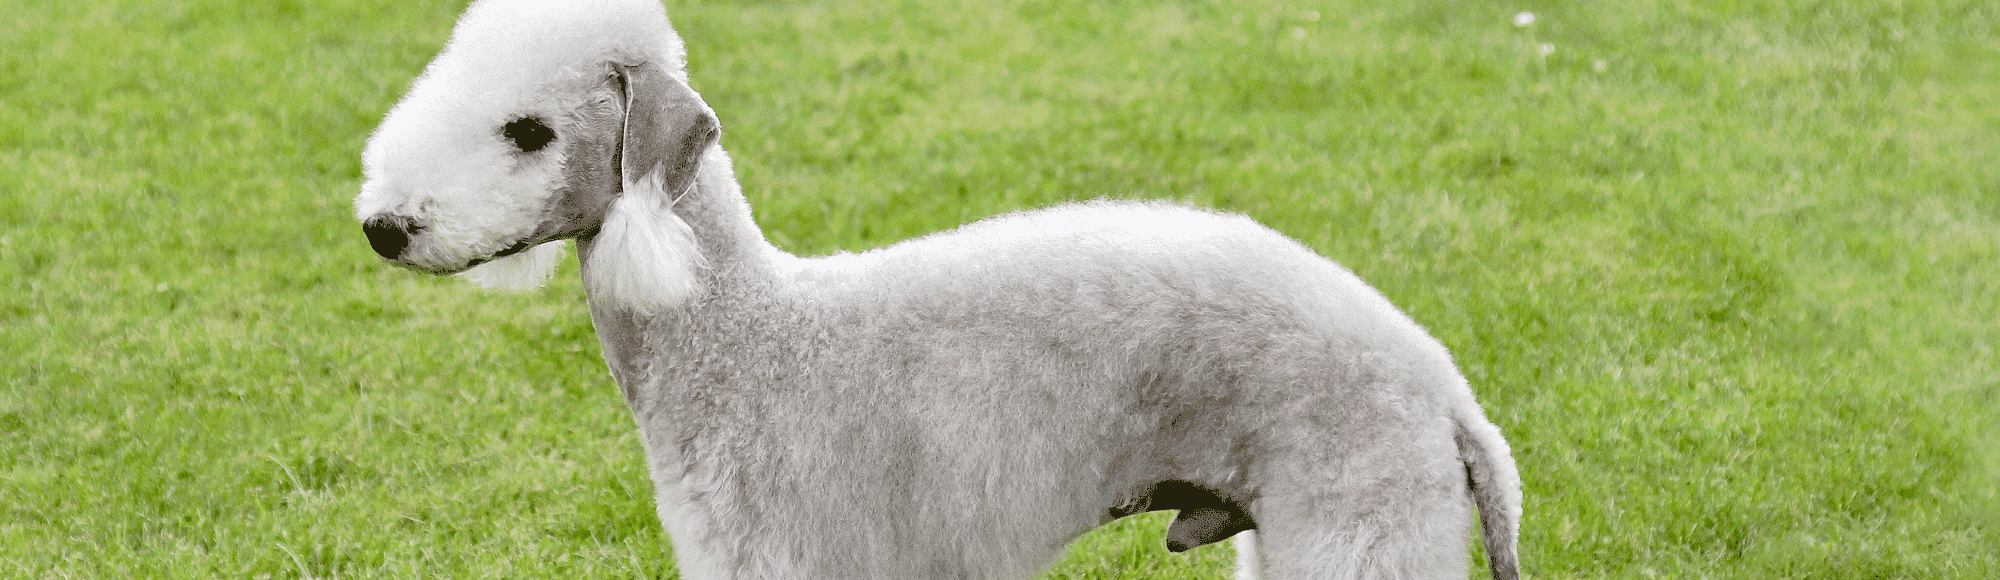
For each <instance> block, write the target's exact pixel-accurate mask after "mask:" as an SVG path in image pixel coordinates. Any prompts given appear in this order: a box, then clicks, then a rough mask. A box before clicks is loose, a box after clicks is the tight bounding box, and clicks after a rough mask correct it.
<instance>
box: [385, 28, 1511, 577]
mask: <svg viewBox="0 0 2000 580" xmlns="http://www.w3.org/2000/svg"><path fill="white" fill-rule="evenodd" d="M683 61H684V57H683V50H682V45H681V42H680V40H679V38H678V37H677V36H676V35H675V33H674V32H673V30H672V29H671V27H670V26H669V25H668V22H667V18H666V14H665V12H664V10H663V9H662V8H661V6H660V5H658V4H656V3H653V2H652V1H651V0H600V1H579V2H570V3H565V4H551V3H543V2H531V1H526V0H481V1H480V2H477V3H475V4H474V5H472V6H471V7H470V8H468V9H467V11H466V13H465V15H464V16H463V17H462V18H461V19H460V21H459V23H458V26H457V28H455V29H454V31H453V33H452V40H451V41H450V43H449V44H448V45H447V46H446V48H445V49H444V51H443V52H442V53H441V54H440V55H439V56H438V57H437V59H436V60H435V61H433V62H432V63H431V65H430V66H429V67H428V68H427V69H426V70H425V72H424V75H423V76H422V77H420V78H419V79H418V80H417V82H416V84H415V86H414V87H413V88H412V89H411V90H410V92H409V94H408V95H407V96H406V97H405V98H404V99H403V100H402V101H401V102H399V103H398V104H397V105H396V107H395V108H394V109H393V110H392V111H391V112H390V113H389V115H388V117H387V118H386V119H385V120H384V121H383V124H382V126H381V127H380V128H379V129H378V130H377V131H376V133H375V135H374V136H373V137H372V138H371V139H370V140H369V143H368V146H367V149H366V151H365V153H364V158H363V161H364V168H365V173H366V181H365V183H364V185H363V187H362V192H361V194H360V196H359V197H358V198H357V200H356V202H355V205H356V211H357V214H358V216H359V217H360V218H361V219H363V220H364V222H365V223H366V224H367V229H368V232H369V237H370V240H371V243H374V244H375V248H376V250H377V251H378V252H380V253H382V254H383V255H384V256H385V257H387V258H389V259H390V260H392V261H394V262H395V263H397V264H400V265H403V266H406V267H410V268H413V269H417V270H421V271H427V272H436V273H451V272H464V271H467V270H468V269H470V271H471V274H470V275H473V276H475V277H483V278H484V281H485V282H486V283H489V284H501V285H514V286H521V285H533V284H534V283H535V282H536V281H537V280H539V278H540V277H541V276H544V275H545V272H546V271H547V270H548V269H549V268H550V267H552V265H553V263H554V257H555V256H557V255H558V254H556V253H555V252H558V251H560V250H554V249H552V248H556V247H557V244H553V243H546V242H551V241H559V240H563V239H576V240H578V242H579V245H578V253H579V255H580V256H581V257H582V260H583V270H584V274H585V277H586V281H587V285H586V286H587V289H588V294H589V300H590V305H591V314H592V319H593V322H594V323H595V324H596V326H597V330H598V333H599V336H600V338H601V340H602V342H603V347H604V355H605V358H606V359H607V361H608V362H609V364H610V367H611V370H612V373H613V375H614V377H615V378H616V379H617V382H618V384H619V386H620V388H621V389H622V390H623V392H624V394H625V397H626V401H627V403H628V404H629V405H630V407H631V409H632V411H633V413H634V415H635V416H636V418H637V421H638V424H639V428H640V431H641V433H642V434H643V439H644V442H645V449H646V456H647V460H648V466H649V469H650V472H651V474H652V477H653V480H654V482H655V484H656V488H657V501H658V507H659V515H660V518H661V520H662V522H664V524H665V525H666V528H667V531H668V533H669V535H670V536H671V538H672V541H673V544H674V550H675V555H676V559H677V561H678V563H679V566H680V570H681V573H682V575H683V577H686V578H690V579H697V580H699V579H721V578H733V579H764V578H774V579H775V578H852V579H872V578H1025V577H1028V576H1030V575H1032V574H1033V573H1034V572H1035V571H1037V570H1039V569H1041V568H1043V567H1045V566H1046V565H1047V564H1048V563H1050V562H1051V561H1052V559H1053V558H1054V557H1055V556H1057V555H1059V554H1060V552H1061V550H1062V549H1063V548H1064V546H1066V545H1067V544H1068V543H1069V542H1070V541H1071V540H1072V539H1074V538H1076V537H1077V536H1078V535H1079V534H1082V533H1084V532H1085V531H1088V530H1090V529H1091V528H1093V527H1096V526H1098V525H1100V524H1103V523H1105V522H1107V521H1109V520H1110V519H1112V518H1113V517H1116V516H1119V515H1123V514H1129V513H1136V512H1139V511H1147V510H1153V509H1173V510H1178V516H1177V519H1176V520H1175V522H1174V524H1173V525H1172V526H1171V527H1170V529H1169V542H1170V546H1171V547H1173V548H1175V549H1176V550H1178V549H1186V548H1190V547H1193V546H1196V545H1200V544H1204V543H1208V542H1214V541H1217V540H1220V539H1222V538H1224V537H1227V536H1229V535H1230V534H1235V533H1236V532H1239V531H1243V530H1246V529H1250V528H1253V527H1254V529H1255V532H1254V533H1255V534H1256V535H1257V538H1256V541H1255V543H1254V544H1252V543H1250V542H1249V541H1247V539H1246V540H1244V541H1239V549H1241V551H1242V553H1244V554H1245V557H1243V558H1240V563H1239V567H1240V570H1239V573H1241V574H1243V575H1245V576H1246V577H1250V576H1255V575H1256V574H1258V573H1260V572H1261V573H1262V574H1264V575H1266V576H1268V577H1271V578H1462V577H1464V576H1465V574H1466V566H1467V560H1468V558H1467V551H1466V547H1465V538H1466V534H1467V532H1468V526H1469V525H1470V522H1471V521H1472V519H1473V515H1474V512H1473V509H1474V506H1475V505H1476V506H1477V508H1478V510H1479V512H1480V514H1481V515H1482V516H1483V518H1482V519H1481V521H1482V522H1483V537H1484V539H1485V543H1486V547H1487V551H1488V554H1489V555H1490V562H1491V566H1492V569H1493V572H1494V575H1495V576H1496V577H1501V578H1512V577H1515V576H1516V574H1517V572H1516V570H1515V568H1516V565H1515V537H1516V535H1517V522H1518V519H1519V517H1520V487H1519V478H1518V475H1517V474H1516V472H1515V467H1514V463H1513V460H1512V459H1511V457H1510V455H1509V452H1508V449H1507V445H1506V442H1505V441H1504V440H1503V439H1502V438H1501V435H1500V432H1499V430H1498V428H1496V427H1495V426H1494V425H1493V424H1492V423H1490V422H1488V421H1487V420H1486V418H1485V416H1484V413H1483V412H1482V411H1481V409H1480V407H1479V405H1478V403H1477V402H1476V401H1475V400H1474V398H1473V394H1472V391H1471V390H1470V389H1469V388H1468V386H1467V384H1466V382H1465V380H1464V379H1463V378H1462V377H1461V376H1460V375H1459V373H1458V372H1457V371H1456V369H1455V368H1454V366H1453V364H1452V361H1451V358H1450V355H1449V354H1448V353H1447V352H1446V350H1445V349H1444V347H1443V346H1442V345H1440V344H1439V343H1438V342H1437V341H1436V340H1434V339H1432V338H1431V337H1430V336H1429V335H1428V334H1426V333H1425V332H1424V331H1423V329H1422V328H1420V327H1419V326H1418V325H1417V324H1415V323H1414V322H1412V321H1411V320H1410V319H1409V318H1408V317H1406V316H1405V315H1403V314H1402V313H1401V312H1399V311H1398V310H1397V309H1396V308H1394V307H1393V306H1391V305H1390V304H1389V302H1388V301H1387V300H1386V299H1384V298H1383V297H1382V296H1381V295H1380V294H1379V293H1377V292H1376V291H1374V290H1373V289H1372V288H1370V287H1368V286H1367V285H1366V284H1364V283H1363V282H1362V281H1361V280H1359V279H1358V278H1356V277H1355V276H1354V275H1353V274H1351V273H1350V272H1348V271H1347V270H1345V269H1343V268H1341V267H1339V266H1337V265H1335V264H1333V263H1332V262H1330V261H1328V260H1326V259H1325V258H1322V257H1320V256H1318V255H1316V254H1314V253H1313V252H1312V251H1310V250H1309V249H1307V248H1306V247H1304V246H1302V245H1300V244H1299V243H1297V242H1294V241H1292V240H1290V239H1288V238H1286V237H1284V236H1283V235H1280V234H1278V233H1277V232H1274V231H1272V230H1270V229H1268V228H1265V227H1262V226H1260V225H1258V224H1257V223H1255V222H1253V221H1251V220H1249V219H1247V218H1245V217H1242V216H1237V215H1231V214H1223V213H1217V212H1211V211H1205V210H1199V209H1192V208H1187V207H1182V206H1177V205H1171V204H1165V203H1130V202H1102V201H1101V202H1090V203H1081V204H1072V205H1065V206H1060V207H1056V208H1050V209H1044V210H1039V211H1033V212H1024V213H1017V214H1011V215H1006V216H1001V217H997V218H993V219H989V220H986V221H981V222H978V223H974V224H971V225H969V226H966V227H964V228H960V229H958V230H954V231H950V232H944V233H939V234H935V235H931V236H927V237H924V238H920V239H915V240H910V241H906V242H903V243H900V244H896V245H893V246H890V247H887V248H882V249H879V250H874V251H870V252H866V253H861V254H841V255H836V256H829V257H821V258H799V257H795V256H792V255H790V254H787V253H785V252H784V251H782V250H779V249H778V248H776V247H774V246H772V245H771V244H770V243H769V242H767V241H766V240H765V238H764V236H763V234H762V233H761V231H760V230H759V229H758V228H757V225H756V224H755V223H754V222H753V221H752V219H751V213H750V208H749V206H748V204H747V203H746V202H745V198H744V197H743V194H742V193H741V191H740V190H739V189H738V186H737V182H736V179H735V176H734V173H733V170H732V168H731V164H730V159H729V156H728V154H727V153H725V152H724V151H723V150H722V148H721V147H720V146H719V145H718V144H717V140H718V139H719V124H718V122H717V121H716V120H715V118H714V115H713V113H712V111H710V110H709V109H708V107H707V106H706V105H705V104H703V103H702V102H701V100H700V97H699V95H697V94H695V93H694V91H693V90H692V89H689V88H688V87H687V84H686V82H687V79H686V73H685V72H684V65H683ZM538 127H539V128H542V129H546V132H545V133H538V129H537V128H538ZM536 135H541V136H542V137H547V140H546V141H544V140H543V139H541V138H538V137H536ZM480 264H485V265H483V266H482V265H480ZM474 266H478V267H477V268H474ZM1249 535H1250V533H1244V534H1241V535H1239V536H1238V537H1239V538H1247V537H1248V536H1249ZM1252 546H1254V547H1255V548H1256V549H1255V550H1254V551H1252V550H1250V549H1249V548H1251V547H1252Z"/></svg>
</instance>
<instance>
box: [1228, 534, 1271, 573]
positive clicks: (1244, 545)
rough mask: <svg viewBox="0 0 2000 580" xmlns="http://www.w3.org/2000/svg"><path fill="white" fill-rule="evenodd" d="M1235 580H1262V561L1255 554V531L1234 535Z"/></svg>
mask: <svg viewBox="0 0 2000 580" xmlns="http://www.w3.org/2000/svg"><path fill="white" fill-rule="evenodd" d="M1233 543H1234V544H1236V580H1264V561H1263V559H1262V557H1260V556H1259V555H1258V554H1257V530H1244V531H1243V532H1242V533H1239V534H1236V539H1235V541H1234V542H1233Z"/></svg>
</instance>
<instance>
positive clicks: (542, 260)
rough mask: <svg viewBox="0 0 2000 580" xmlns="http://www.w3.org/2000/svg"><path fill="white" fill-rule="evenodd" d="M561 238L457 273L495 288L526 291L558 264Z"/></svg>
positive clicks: (544, 281) (539, 283)
mask: <svg viewBox="0 0 2000 580" xmlns="http://www.w3.org/2000/svg"><path fill="white" fill-rule="evenodd" d="M565 246H568V244H565V243H563V240H556V241H553V242H548V243H544V244H541V245H538V246H535V247H532V248H528V249H527V250H523V251H522V252H521V253H518V254H514V255H512V256H507V257H505V258H496V259H494V260H493V261H490V262H487V263H484V264H480V265H478V266H473V267H472V269H470V270H466V271H464V272H459V273H458V277H460V278H464V279H466V280H469V281H471V282H472V283H473V284H478V285H479V287H480V288H485V289H487V290H494V291H498V292H527V291H529V290H534V289H536V288H540V287H542V285H543V284H547V283H548V281H549V275H551V274H554V273H555V271H556V266H557V265H560V264H562V257H563V253H564V252H563V248H564V247H565Z"/></svg>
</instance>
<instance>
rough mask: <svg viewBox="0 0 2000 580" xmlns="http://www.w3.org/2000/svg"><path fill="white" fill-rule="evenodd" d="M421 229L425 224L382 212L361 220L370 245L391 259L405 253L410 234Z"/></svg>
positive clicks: (362, 228) (362, 230) (363, 231)
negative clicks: (418, 223) (404, 249)
mask: <svg viewBox="0 0 2000 580" xmlns="http://www.w3.org/2000/svg"><path fill="white" fill-rule="evenodd" d="M421 231H424V227H423V226H420V225H416V224H414V223H411V221H410V218H406V217H403V216H399V215H389V214H382V215H378V216H375V217H372V218H368V221H364V222H361V232H362V233H365V234H368V246H369V247H371V248H375V253H377V254H381V255H382V257H384V258H388V259H391V260H394V259H396V257H398V256H401V255H403V248H405V247H408V246H409V245H410V236H411V235H412V234H415V233H417V232H421Z"/></svg>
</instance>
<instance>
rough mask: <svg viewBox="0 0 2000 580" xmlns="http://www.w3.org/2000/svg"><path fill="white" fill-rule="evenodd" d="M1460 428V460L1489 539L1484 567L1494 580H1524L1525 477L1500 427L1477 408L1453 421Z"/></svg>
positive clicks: (1472, 407) (1469, 410)
mask: <svg viewBox="0 0 2000 580" xmlns="http://www.w3.org/2000/svg"><path fill="white" fill-rule="evenodd" d="M1452 420H1453V422H1455V423H1457V424H1458V431H1457V434H1456V438H1457V440H1458V457H1459V460H1460V461H1463V462H1464V463H1465V475H1466V479H1467V480H1468V482H1469V483H1470V484H1471V488H1472V502H1473V503H1474V504H1477V505H1478V506H1479V525H1480V531H1481V535H1482V536H1483V537H1484V538H1485V539H1486V563H1487V564H1488V565H1489V566H1490V567H1491V568H1492V570H1493V578H1494V580H1517V579H1518V578H1520V577H1521V564H1520V557H1519V555H1518V554H1517V552H1516V550H1517V546H1516V539H1517V538H1518V537H1519V536H1520V533H1521V472H1520V471H1519V470H1518V469H1516V468H1515V467H1514V456H1513V454H1512V453H1510V452H1509V451H1508V450H1507V440H1506V439H1503V438H1501V437H1500V428H1499V427H1496V426H1494V425H1493V423H1492V422H1490V421H1487V420H1486V417H1485V416H1484V414H1483V413H1482V412H1481V411H1480V409H1479V406H1478V405H1477V404H1474V405H1471V406H1469V407H1466V408H1462V409H1461V410H1460V411H1459V412H1458V413H1457V414H1456V416H1454V417H1453V418H1452Z"/></svg>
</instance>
